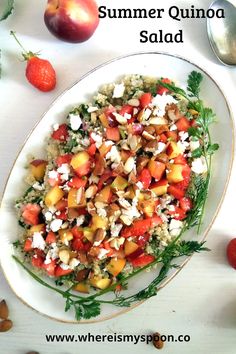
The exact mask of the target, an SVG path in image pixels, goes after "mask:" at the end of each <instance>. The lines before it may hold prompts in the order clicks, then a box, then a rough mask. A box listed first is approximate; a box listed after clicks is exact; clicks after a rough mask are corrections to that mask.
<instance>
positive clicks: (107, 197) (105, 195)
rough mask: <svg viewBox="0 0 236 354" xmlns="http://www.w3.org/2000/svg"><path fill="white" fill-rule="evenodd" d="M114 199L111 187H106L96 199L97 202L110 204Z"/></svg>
mask: <svg viewBox="0 0 236 354" xmlns="http://www.w3.org/2000/svg"><path fill="white" fill-rule="evenodd" d="M111 198H112V190H111V186H106V187H104V188H103V189H102V190H101V191H100V192H99V193H98V194H97V195H96V197H95V202H102V203H110V202H111Z"/></svg>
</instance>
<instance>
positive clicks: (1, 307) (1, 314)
mask: <svg viewBox="0 0 236 354" xmlns="http://www.w3.org/2000/svg"><path fill="white" fill-rule="evenodd" d="M8 316H9V310H8V306H7V303H6V301H5V300H2V301H1V302H0V318H2V319H3V320H6V319H7V318H8Z"/></svg>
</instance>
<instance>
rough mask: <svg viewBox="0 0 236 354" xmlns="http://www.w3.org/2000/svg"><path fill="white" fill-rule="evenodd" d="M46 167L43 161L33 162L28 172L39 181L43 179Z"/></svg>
mask: <svg viewBox="0 0 236 354" xmlns="http://www.w3.org/2000/svg"><path fill="white" fill-rule="evenodd" d="M46 166H47V161H45V160H33V161H31V162H30V172H31V174H32V176H33V177H34V178H35V179H36V180H37V181H41V180H42V179H43V177H44V175H45V170H46Z"/></svg>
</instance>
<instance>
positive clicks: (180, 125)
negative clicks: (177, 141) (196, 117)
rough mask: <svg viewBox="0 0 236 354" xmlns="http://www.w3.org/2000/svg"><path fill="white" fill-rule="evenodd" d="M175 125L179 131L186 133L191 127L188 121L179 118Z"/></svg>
mask: <svg viewBox="0 0 236 354" xmlns="http://www.w3.org/2000/svg"><path fill="white" fill-rule="evenodd" d="M175 125H176V127H177V129H178V130H179V131H183V132H187V131H188V129H189V128H190V126H191V125H190V121H189V120H188V119H187V118H186V117H181V118H180V119H178V120H177V122H176V123H175Z"/></svg>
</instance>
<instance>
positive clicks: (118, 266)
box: [106, 258, 126, 277]
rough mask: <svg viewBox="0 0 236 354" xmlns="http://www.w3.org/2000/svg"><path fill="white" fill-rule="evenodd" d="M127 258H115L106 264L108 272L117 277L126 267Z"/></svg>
mask: <svg viewBox="0 0 236 354" xmlns="http://www.w3.org/2000/svg"><path fill="white" fill-rule="evenodd" d="M125 264H126V260H125V259H124V258H123V259H122V258H120V259H118V258H117V259H115V258H113V259H112V260H111V261H110V262H109V263H108V264H107V266H106V268H107V270H108V272H109V273H110V274H112V275H113V276H114V277H116V276H117V275H118V274H119V273H120V272H121V271H122V270H123V268H124V266H125Z"/></svg>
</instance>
